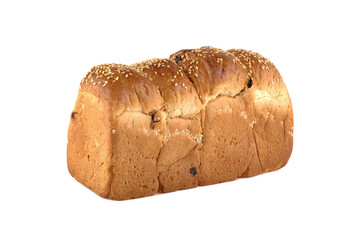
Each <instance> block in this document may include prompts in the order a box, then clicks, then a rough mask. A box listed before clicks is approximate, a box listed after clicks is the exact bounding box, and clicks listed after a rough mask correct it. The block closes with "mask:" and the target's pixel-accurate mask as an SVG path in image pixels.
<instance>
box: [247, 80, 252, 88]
mask: <svg viewBox="0 0 357 240" xmlns="http://www.w3.org/2000/svg"><path fill="white" fill-rule="evenodd" d="M252 86H253V80H252V79H249V81H248V83H247V87H248V88H251V87H252Z"/></svg>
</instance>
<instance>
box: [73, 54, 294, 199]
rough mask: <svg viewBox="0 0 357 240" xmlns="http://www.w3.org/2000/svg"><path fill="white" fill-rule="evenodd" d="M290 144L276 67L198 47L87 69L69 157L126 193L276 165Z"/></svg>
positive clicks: (107, 190)
mask: <svg viewBox="0 0 357 240" xmlns="http://www.w3.org/2000/svg"><path fill="white" fill-rule="evenodd" d="M93 143H94V145H93ZM292 147H293V111H292V105H291V101H290V97H289V94H288V92H287V89H286V86H285V84H284V82H283V80H282V77H281V76H280V74H279V72H278V70H277V69H276V68H275V66H274V65H273V64H272V63H271V62H270V61H269V60H268V59H266V58H264V57H262V56H261V55H260V54H258V53H255V52H252V51H246V50H242V49H239V50H236V49H231V50H228V51H223V50H221V49H217V48H212V47H202V48H200V49H185V50H181V51H178V52H176V53H174V54H172V55H171V56H170V58H168V59H152V60H147V61H144V62H141V63H136V64H132V65H130V66H126V65H121V64H104V65H99V66H95V67H93V68H92V69H91V70H90V71H89V72H88V74H87V75H86V76H85V77H84V78H83V80H82V82H81V85H80V90H79V94H78V98H77V101H76V105H75V108H74V110H73V113H72V117H71V122H70V126H69V130H68V158H67V159H68V169H69V171H70V173H71V175H72V176H73V177H74V178H76V180H78V181H79V182H81V183H82V184H83V185H85V186H87V187H89V188H91V189H92V190H93V191H94V192H96V193H97V194H98V195H100V196H102V197H105V198H110V199H114V200H124V199H132V198H138V197H144V196H150V195H153V194H155V193H157V192H172V191H176V190H180V189H187V188H194V187H196V186H199V185H209V184H215V183H220V182H226V181H232V180H235V179H237V178H239V177H251V176H255V175H258V174H261V173H264V172H269V171H273V170H277V169H279V168H281V167H283V166H285V164H286V163H287V161H288V159H289V157H290V155H291V152H292ZM88 156H93V159H92V160H88Z"/></svg>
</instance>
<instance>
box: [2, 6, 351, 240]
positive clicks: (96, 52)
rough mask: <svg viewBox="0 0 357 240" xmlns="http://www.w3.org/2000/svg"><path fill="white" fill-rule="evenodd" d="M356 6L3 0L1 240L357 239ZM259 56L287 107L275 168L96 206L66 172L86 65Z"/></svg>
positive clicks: (90, 195) (100, 201)
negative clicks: (189, 53)
mask: <svg viewBox="0 0 357 240" xmlns="http://www.w3.org/2000/svg"><path fill="white" fill-rule="evenodd" d="M356 15H357V14H356V7H355V6H353V1H350V2H348V1H336V3H333V2H331V1H321V2H318V1H297V2H296V3H294V4H293V3H292V2H289V1H280V2H278V1H265V2H256V1H244V2H238V1H231V2H228V1H223V0H220V1H216V2H210V1H200V2H198V1H193V0H191V1H178V0H176V1H166V2H164V1H162V2H155V1H146V2H141V3H140V2H135V1H125V2H124V1H122V2H120V1H113V2H109V1H98V2H97V3H95V2H91V1H83V2H77V1H58V2H57V3H55V2H54V1H43V2H40V1H1V3H0V25H1V30H0V31H1V32H0V35H1V36H0V43H1V44H0V50H1V51H0V61H1V62H0V66H1V69H0V70H1V73H0V81H1V82H0V91H1V93H0V104H1V108H0V110H1V113H0V114H1V117H0V121H1V122H0V136H1V138H0V139H1V144H0V160H1V165H0V184H1V185H0V186H1V188H0V195H1V196H0V221H1V223H0V239H104V240H105V239H326V238H330V239H357V233H356V232H357V230H356V226H357V217H356V216H357V207H356V204H357V197H356V195H355V194H356V183H357V174H356V168H357V157H356V148H357V144H356V143H357V140H356V139H357V135H356V134H357V129H356V126H357V125H356V123H355V122H356V108H357V107H356V105H357V96H355V95H354V94H355V93H356V91H355V88H356V87H357V84H356V82H357V79H356V69H357V59H356V54H357V47H356V43H357V38H356V35H355V34H356V24H357V17H356ZM207 45H211V46H214V47H218V48H222V49H229V48H245V49H250V50H254V51H257V52H259V53H261V54H262V55H264V56H266V57H268V58H270V59H271V60H272V61H273V62H274V63H275V65H276V66H277V67H278V69H279V71H280V72H281V74H282V76H283V79H284V81H285V83H286V85H287V87H288V90H289V92H290V96H291V99H292V102H293V108H294V116H295V128H294V130H295V134H294V150H293V154H292V156H291V158H290V161H289V163H288V165H287V166H286V167H284V168H283V169H281V170H279V171H276V172H272V173H268V174H264V175H260V176H257V177H254V178H249V179H241V180H236V181H233V182H229V183H224V184H218V185H214V186H207V187H199V188H196V189H192V190H186V191H178V192H175V193H170V194H160V195H155V196H153V197H147V198H142V199H137V200H129V201H122V202H115V201H109V200H104V199H102V198H100V197H98V196H97V195H95V194H94V193H92V192H91V191H90V190H88V189H86V188H85V187H83V186H82V185H81V184H79V183H78V182H76V181H75V180H74V179H73V178H72V177H71V176H70V175H69V173H68V170H67V165H66V141H67V136H66V135H67V128H68V124H69V119H70V114H71V111H72V108H73V106H74V102H75V98H76V95H77V91H78V87H79V82H80V80H81V79H82V77H83V76H84V75H85V74H86V72H87V71H88V70H89V69H90V68H91V67H92V66H93V65H97V64H102V63H113V62H114V63H124V64H131V63H133V62H137V61H141V60H145V59H149V58H154V57H158V58H164V57H168V56H169V55H170V54H171V53H173V52H175V51H177V50H180V49H183V48H196V47H201V46H207Z"/></svg>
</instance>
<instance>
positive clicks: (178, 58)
mask: <svg viewBox="0 0 357 240" xmlns="http://www.w3.org/2000/svg"><path fill="white" fill-rule="evenodd" d="M181 60H182V58H181V56H180V55H177V56H176V57H175V61H176V63H178V62H179V61H181Z"/></svg>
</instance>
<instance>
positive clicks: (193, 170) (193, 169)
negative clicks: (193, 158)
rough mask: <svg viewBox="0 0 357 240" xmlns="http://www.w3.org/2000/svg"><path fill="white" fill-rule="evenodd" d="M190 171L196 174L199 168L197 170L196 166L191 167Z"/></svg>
mask: <svg viewBox="0 0 357 240" xmlns="http://www.w3.org/2000/svg"><path fill="white" fill-rule="evenodd" d="M190 173H191V174H192V175H193V176H195V175H196V174H197V170H196V168H194V167H193V168H190Z"/></svg>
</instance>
